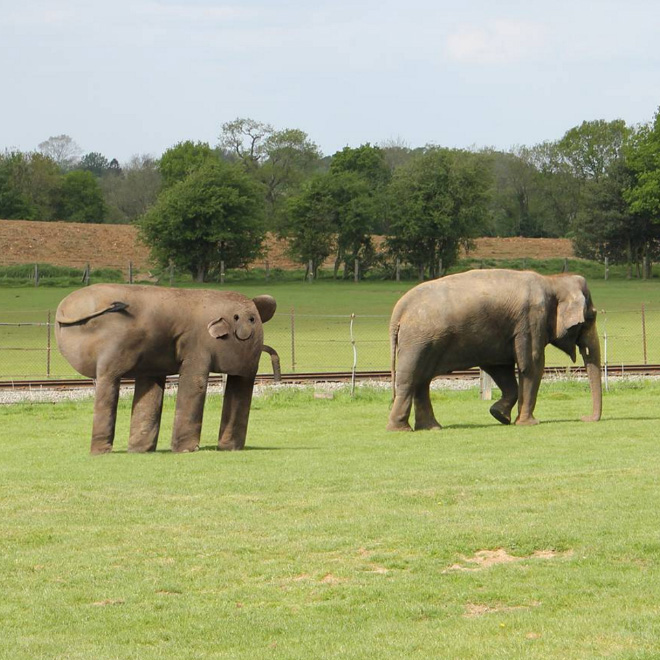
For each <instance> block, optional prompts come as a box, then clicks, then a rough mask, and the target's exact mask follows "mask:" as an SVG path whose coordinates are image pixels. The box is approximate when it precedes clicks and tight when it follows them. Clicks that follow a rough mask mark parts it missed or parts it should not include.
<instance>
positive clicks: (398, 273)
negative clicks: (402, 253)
mask: <svg viewBox="0 0 660 660" xmlns="http://www.w3.org/2000/svg"><path fill="white" fill-rule="evenodd" d="M396 281H397V282H400V281H401V260H400V259H399V257H397V258H396Z"/></svg>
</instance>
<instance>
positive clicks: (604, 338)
mask: <svg viewBox="0 0 660 660" xmlns="http://www.w3.org/2000/svg"><path fill="white" fill-rule="evenodd" d="M603 358H604V365H603V366H604V367H605V391H606V392H609V391H610V383H609V380H608V364H607V317H606V318H605V320H604V321H603Z"/></svg>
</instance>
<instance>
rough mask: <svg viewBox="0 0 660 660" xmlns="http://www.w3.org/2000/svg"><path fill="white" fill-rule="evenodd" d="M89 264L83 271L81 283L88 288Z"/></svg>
mask: <svg viewBox="0 0 660 660" xmlns="http://www.w3.org/2000/svg"><path fill="white" fill-rule="evenodd" d="M89 279H90V278H89V263H88V264H86V265H85V270H84V271H83V276H82V283H83V284H84V285H85V286H89Z"/></svg>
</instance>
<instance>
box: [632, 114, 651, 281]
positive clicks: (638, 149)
mask: <svg viewBox="0 0 660 660" xmlns="http://www.w3.org/2000/svg"><path fill="white" fill-rule="evenodd" d="M627 156H628V164H629V167H630V171H631V174H632V182H631V184H630V186H629V187H628V188H627V189H626V190H625V191H624V197H625V199H626V201H627V202H628V204H629V207H630V210H631V212H632V213H633V214H634V216H635V217H636V218H637V219H638V221H639V222H641V223H643V224H644V225H645V226H646V229H647V231H646V241H645V243H644V246H643V248H642V252H643V257H642V258H643V261H644V269H643V274H644V277H650V275H651V272H650V271H651V261H652V260H654V259H658V257H659V256H660V109H658V111H657V112H656V114H655V117H654V119H653V121H651V122H650V123H649V124H648V125H645V126H642V127H640V129H639V130H638V131H637V133H636V134H635V135H634V136H633V137H632V139H631V140H630V143H629V145H628V148H627Z"/></svg>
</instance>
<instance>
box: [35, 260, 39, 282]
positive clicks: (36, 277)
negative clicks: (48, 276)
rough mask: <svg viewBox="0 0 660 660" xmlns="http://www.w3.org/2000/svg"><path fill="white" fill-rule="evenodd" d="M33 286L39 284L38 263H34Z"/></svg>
mask: <svg viewBox="0 0 660 660" xmlns="http://www.w3.org/2000/svg"><path fill="white" fill-rule="evenodd" d="M34 286H39V264H34Z"/></svg>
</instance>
